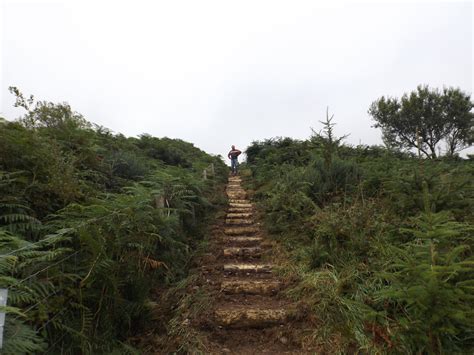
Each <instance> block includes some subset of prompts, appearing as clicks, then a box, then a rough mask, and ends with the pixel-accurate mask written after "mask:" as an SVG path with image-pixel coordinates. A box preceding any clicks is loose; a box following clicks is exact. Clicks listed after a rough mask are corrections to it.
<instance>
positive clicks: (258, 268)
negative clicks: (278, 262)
mask: <svg viewBox="0 0 474 355" xmlns="http://www.w3.org/2000/svg"><path fill="white" fill-rule="evenodd" d="M223 269H224V272H228V273H241V272H248V273H269V272H272V265H270V264H253V263H241V264H225V265H224V266H223Z"/></svg>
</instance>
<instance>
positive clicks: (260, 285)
mask: <svg viewBox="0 0 474 355" xmlns="http://www.w3.org/2000/svg"><path fill="white" fill-rule="evenodd" d="M280 288H281V283H280V282H279V281H272V280H251V281H248V280H225V281H222V282H221V292H224V293H228V294H243V293H245V294H249V295H271V294H274V293H277V292H278V291H279V290H280Z"/></svg>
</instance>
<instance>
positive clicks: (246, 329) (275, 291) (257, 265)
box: [199, 177, 303, 354]
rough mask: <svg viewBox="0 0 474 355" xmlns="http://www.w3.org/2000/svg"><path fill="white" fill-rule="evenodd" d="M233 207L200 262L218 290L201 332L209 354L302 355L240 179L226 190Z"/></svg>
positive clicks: (288, 307) (267, 248) (233, 179)
mask: <svg viewBox="0 0 474 355" xmlns="http://www.w3.org/2000/svg"><path fill="white" fill-rule="evenodd" d="M226 193H227V196H228V198H229V206H228V209H227V214H226V218H225V222H224V225H217V226H216V227H215V229H214V231H213V235H212V238H211V245H210V251H211V253H208V254H207V257H206V258H204V259H203V260H202V261H201V272H202V274H203V275H204V279H205V282H206V283H207V284H208V285H210V287H211V289H212V290H213V295H214V297H213V304H212V307H211V308H212V309H211V310H210V311H209V312H208V319H206V320H202V321H201V322H200V324H199V327H200V328H201V329H202V330H203V331H204V332H205V333H206V338H207V342H208V345H207V348H208V351H209V353H215V354H217V353H219V354H222V353H234V354H301V353H303V352H302V351H301V349H299V347H298V345H297V344H295V343H294V342H293V341H292V335H291V334H292V333H293V329H292V327H293V325H294V323H295V320H294V319H293V316H292V305H291V304H290V303H289V302H288V301H287V300H285V299H284V298H283V297H282V296H281V292H280V291H281V290H282V289H283V288H284V284H283V282H282V281H281V280H279V279H278V278H277V276H275V275H274V273H272V269H273V266H272V264H271V263H270V262H269V261H268V260H269V259H270V258H271V244H270V243H268V242H267V241H266V240H265V238H264V233H262V230H261V228H260V225H259V223H256V222H255V219H254V218H255V210H254V206H253V204H252V203H251V202H250V201H249V200H248V199H247V193H246V192H245V191H244V190H243V188H242V187H241V179H240V178H239V177H230V178H229V183H228V185H227V188H226Z"/></svg>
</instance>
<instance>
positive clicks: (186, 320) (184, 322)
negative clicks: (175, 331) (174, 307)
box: [183, 318, 191, 325]
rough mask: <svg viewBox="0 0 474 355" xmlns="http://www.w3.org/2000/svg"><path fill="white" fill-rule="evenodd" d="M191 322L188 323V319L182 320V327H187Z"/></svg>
mask: <svg viewBox="0 0 474 355" xmlns="http://www.w3.org/2000/svg"><path fill="white" fill-rule="evenodd" d="M190 323H191V322H190V321H189V319H188V318H186V319H185V320H183V325H189V324H190Z"/></svg>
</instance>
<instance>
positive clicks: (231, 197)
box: [227, 193, 249, 203]
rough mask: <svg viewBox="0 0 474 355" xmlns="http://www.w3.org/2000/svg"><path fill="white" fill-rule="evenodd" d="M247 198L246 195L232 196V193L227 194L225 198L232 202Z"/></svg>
mask: <svg viewBox="0 0 474 355" xmlns="http://www.w3.org/2000/svg"><path fill="white" fill-rule="evenodd" d="M246 197H247V194H246V193H237V194H234V193H231V194H230V193H228V194H227V198H228V199H229V200H231V199H232V200H234V199H242V200H243V199H245V198H246ZM232 203H235V202H232ZM246 203H249V202H246Z"/></svg>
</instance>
